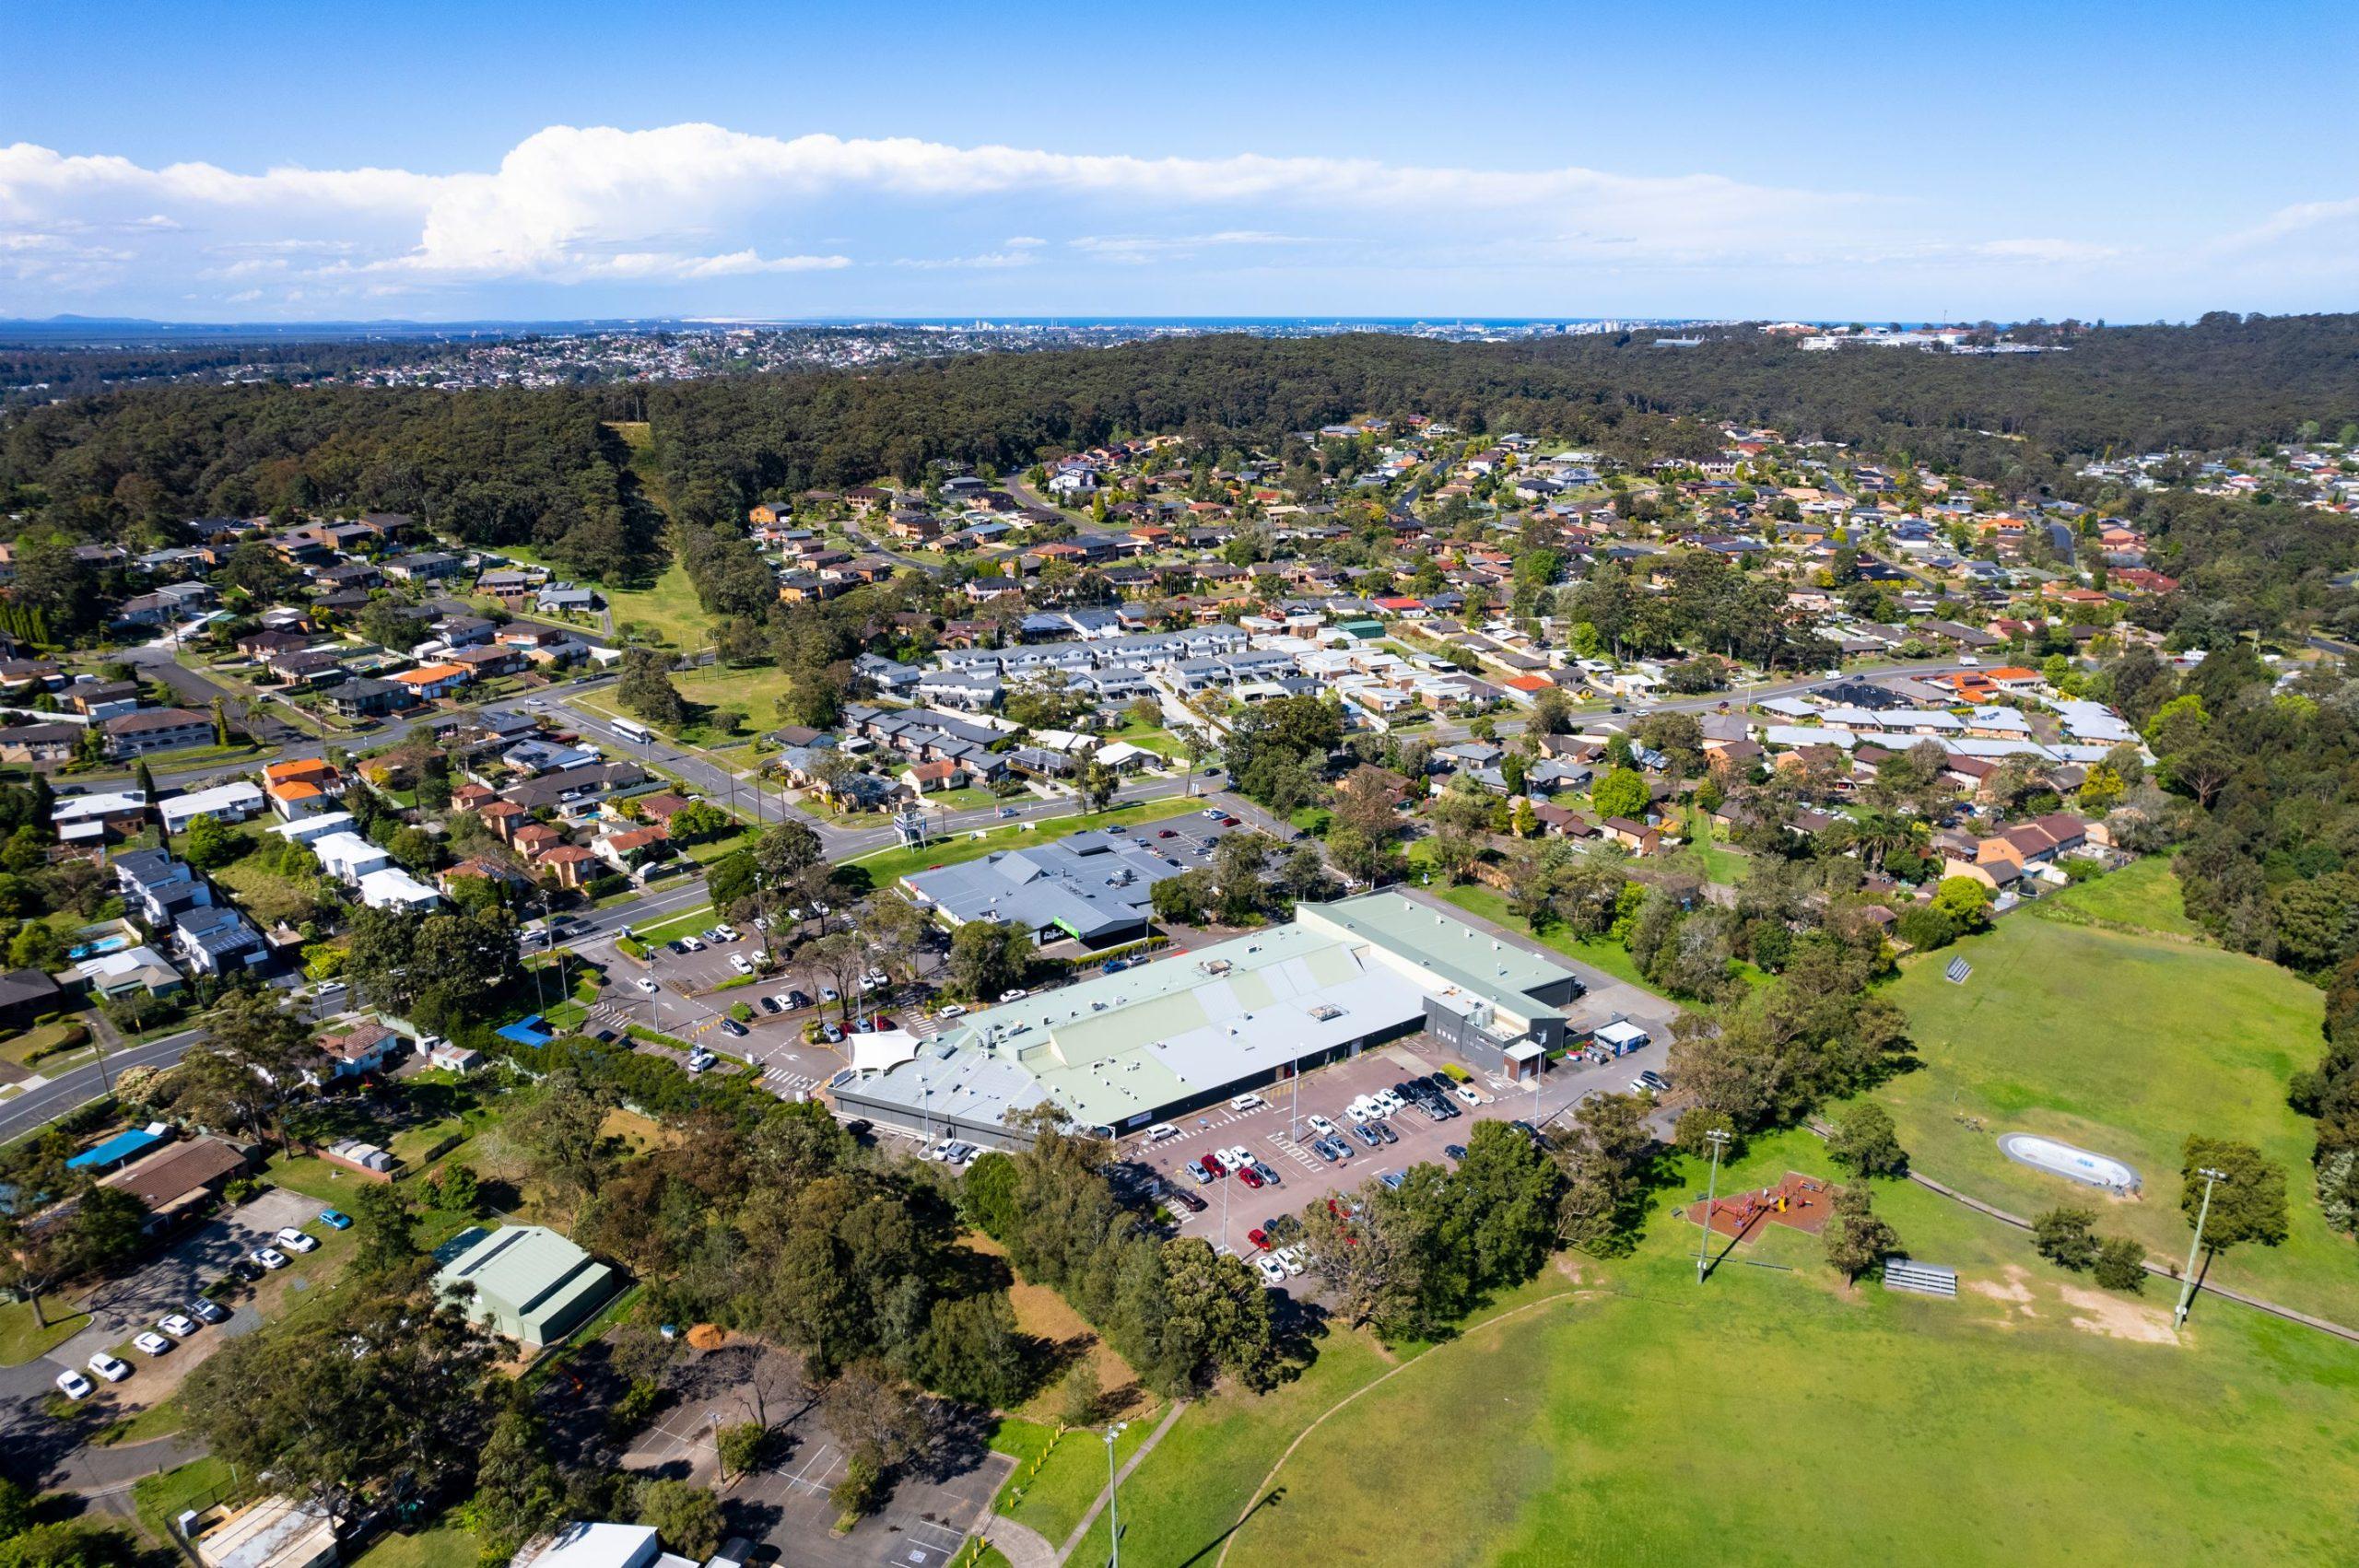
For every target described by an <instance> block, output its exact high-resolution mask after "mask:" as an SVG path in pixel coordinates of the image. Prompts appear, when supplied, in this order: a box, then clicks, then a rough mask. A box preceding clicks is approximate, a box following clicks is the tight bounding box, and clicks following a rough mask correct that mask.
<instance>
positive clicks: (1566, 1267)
mask: <svg viewBox="0 0 2359 1568" xmlns="http://www.w3.org/2000/svg"><path fill="white" fill-rule="evenodd" d="M1556 1272H1558V1273H1559V1274H1562V1275H1563V1276H1565V1278H1566V1279H1567V1280H1569V1281H1572V1282H1573V1283H1574V1284H1576V1285H1578V1284H1580V1283H1581V1282H1582V1280H1581V1263H1580V1259H1579V1258H1577V1257H1575V1256H1574V1255H1573V1254H1571V1253H1569V1252H1560V1253H1558V1254H1557V1255H1556Z"/></svg>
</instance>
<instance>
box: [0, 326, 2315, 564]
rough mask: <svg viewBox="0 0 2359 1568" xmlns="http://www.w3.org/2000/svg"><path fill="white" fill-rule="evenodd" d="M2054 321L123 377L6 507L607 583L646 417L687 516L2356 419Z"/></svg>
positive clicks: (4, 492)
mask: <svg viewBox="0 0 2359 1568" xmlns="http://www.w3.org/2000/svg"><path fill="white" fill-rule="evenodd" d="M2060 336H2062V337H2063V338H2064V340H2065V341H2068V342H2069V344H2070V349H2069V352H2065V353H2060V354H2048V355H2038V356H2030V355H2015V356H2001V357H1964V356H1950V355H1942V354H1920V353H1915V352H1910V351H1907V350H1898V349H1865V348H1858V349H1848V350H1845V351H1842V352H1839V353H1806V352H1803V351H1802V350H1801V349H1799V348H1797V347H1793V346H1791V345H1787V344H1784V343H1781V342H1778V341H1777V340H1772V339H1769V338H1766V337H1764V336H1762V335H1760V334H1759V333H1752V332H1743V333H1726V334H1722V335H1719V336H1716V337H1713V338H1710V339H1708V340H1707V341H1706V342H1704V343H1701V344H1699V345H1696V346H1694V347H1687V348H1664V347H1659V346H1656V345H1655V344H1654V341H1653V339H1652V338H1651V337H1649V336H1648V335H1645V334H1639V335H1627V334H1625V335H1602V336H1590V337H1561V338H1552V339H1541V340H1534V341H1530V342H1522V343H1515V344H1442V343H1433V342H1428V341H1425V340H1422V339H1416V338H1408V337H1401V336H1393V335H1386V334H1378V333H1367V334H1359V335H1352V336H1344V337H1332V338H1317V339H1283V340H1273V339H1264V338H1256V337H1249V336H1242V335H1239V336H1214V337H1198V338H1182V339H1174V340H1168V341H1165V342H1161V343H1155V344H1142V345H1133V346H1127V347H1121V348H1111V349H1090V350H1078V351H1073V352H1063V353H1044V354H1021V355H1019V354H991V355H975V356H968V357H961V358H949V359H941V360H927V361H921V362H916V363H910V364H905V365H899V366H895V367H892V368H889V369H881V370H876V371H873V372H866V373H859V374H853V373H847V372H840V371H824V370H814V371H808V372H799V373H792V374H780V375H773V376H747V377H732V378H723V379H718V380H701V381H684V382H669V383H663V384H659V385H655V386H652V387H646V388H638V387H613V388H604V389H597V388H585V389H580V390H565V391H547V392H523V391H505V390H503V391H484V392H467V393H459V394H451V393H440V392H422V391H362V390H349V389H334V390H318V389H312V390H297V389H292V388H287V387H272V386H250V387H194V386H180V387H160V388H143V389H134V390H130V391H126V392H115V393H111V394H106V395H101V396H93V397H86V398H71V399H67V400H65V401H63V402H59V403H55V404H48V405H46V406H43V407H40V408H35V409H29V410H25V411H21V412H19V413H17V414H15V415H10V416H9V417H8V420H7V423H6V430H5V439H0V503H4V504H5V509H6V510H7V511H10V512H24V513H28V514H30V515H32V516H34V517H36V518H38V519H39V520H40V521H43V522H47V523H52V524H54V525H56V526H57V527H58V528H59V529H60V530H61V531H62V532H65V533H67V534H68V535H69V536H72V537H132V536H135V535H139V534H141V533H142V532H143V531H145V532H147V533H149V534H160V533H162V532H165V531H168V530H169V529H170V526H171V525H172V524H173V523H175V522H177V521H181V520H184V519H186V518H189V517H194V516H203V515H218V514H225V513H251V512H254V511H276V510H279V509H307V508H321V509H356V508H363V507H365V508H370V509H379V510H390V511H407V512H412V513H415V514H417V515H419V516H421V517H423V518H425V519H426V520H427V521H429V522H432V523H435V524H437V525H438V526H443V527H447V528H449V529H451V530H452V532H456V533H458V534H459V535H460V536H461V537H463V538H464V539H467V540H469V541H471V542H475V543H481V544H525V543H529V544H535V545H538V546H539V547H541V548H543V549H546V550H548V551H549V552H550V553H551V554H552V556H555V557H556V558H557V560H558V562H559V563H560V564H561V565H563V566H565V567H566V568H568V569H571V570H577V571H580V572H581V573H584V574H586V575H593V576H606V577H613V576H617V575H621V573H622V572H623V571H624V570H625V569H626V568H627V566H628V563H630V562H632V561H633V560H634V559H635V558H636V559H642V560H643V558H644V557H645V556H646V555H647V553H648V552H649V551H650V550H651V547H652V546H653V544H654V539H653V530H652V520H651V518H650V517H649V516H647V515H646V514H645V512H644V509H642V508H641V507H640V504H639V502H638V500H637V497H636V494H635V492H634V490H633V488H632V486H631V484H630V481H629V477H628V466H627V464H626V463H625V462H623V453H622V452H621V450H620V447H619V444H618V443H617V442H616V440H615V439H613V438H612V437H611V435H609V434H607V433H606V432H604V430H603V429H602V428H601V424H600V421H601V420H602V419H619V418H623V417H640V416H642V415H643V416H644V417H646V418H647V419H649V420H650V421H651V424H652V426H653V428H654V430H655V432H656V434H657V436H658V439H659V440H660V443H661V447H660V460H661V463H662V470H663V475H664V478H665V481H666V483H667V486H668V488H669V491H670V494H671V496H672V497H673V499H674V501H675V508H676V509H679V510H681V511H683V512H685V513H687V514H688V515H689V516H690V517H691V518H692V519H693V520H694V521H711V520H715V519H718V518H722V517H730V516H741V515H742V508H743V507H744V506H745V505H746V504H748V503H749V502H751V501H753V500H755V499H758V498H761V497H765V496H771V495H776V494H779V493H781V492H783V491H788V490H792V489H795V488H799V487H802V486H813V485H820V486H841V485H847V484H853V483H858V482H861V481H863V480H866V479H869V478H873V477H874V476H875V475H876V474H896V475H898V476H900V477H903V478H911V479H914V478H916V477H918V476H919V475H921V474H922V473H924V472H925V470H926V467H927V465H928V464H929V463H931V462H934V461H936V460H943V459H948V460H953V461H957V462H969V463H974V462H988V463H991V464H993V465H995V466H997V467H999V468H1001V469H1003V470H1004V469H1012V468H1017V467H1022V466H1025V465H1027V464H1029V463H1031V462H1034V461H1036V460H1037V459H1038V458H1039V457H1040V456H1041V455H1042V454H1044V453H1050V452H1058V451H1069V450H1072V449H1074V448H1077V447H1085V446H1088V445H1091V444H1093V443H1096V442H1097V441H1101V440H1104V439H1109V438H1110V437H1114V436H1117V435H1122V434H1130V433H1139V432H1166V431H1169V432H1180V433H1185V434H1191V435H1194V436H1197V437H1201V438H1203V439H1206V440H1207V441H1211V442H1214V443H1215V444H1219V445H1232V444H1234V445H1249V446H1250V445H1257V444H1258V445H1262V446H1264V447H1266V446H1268V445H1270V444H1271V443H1273V442H1274V441H1276V440H1277V439H1279V438H1281V437H1283V436H1284V435H1285V433H1286V432H1288V431H1290V430H1298V429H1304V428H1308V427H1316V426H1319V425H1321V424H1326V423H1332V422H1333V421H1335V420H1338V419H1343V418H1345V417H1348V416H1351V415H1358V414H1378V415H1390V416H1392V417H1395V418H1401V417H1405V416H1406V415H1411V414H1426V415H1433V416H1436V417H1438V418H1441V419H1445V420H1447V421H1449V422H1450V423H1451V424H1453V425H1455V426H1457V427H1459V428H1461V429H1462V430H1465V431H1468V432H1470V433H1475V434H1480V433H1483V432H1486V431H1491V432H1496V431H1506V430H1510V429H1522V430H1527V431H1532V432H1545V433H1547V434H1548V435H1549V436H1551V437H1552V438H1553V439H1562V440H1565V441H1568V442H1579V443H1582V444H1586V445H1590V446H1594V447H1597V448H1598V449H1600V450H1602V451H1605V452H1606V453H1607V454H1609V455H1611V456H1613V457H1615V458H1618V459H1621V460H1623V461H1626V462H1644V461H1647V460H1649V459H1650V458H1653V457H1658V456H1696V455H1700V454H1701V453H1702V452H1703V451H1708V450H1710V449H1711V448H1713V447H1715V446H1717V445H1718V440H1717V437H1716V436H1715V435H1714V434H1713V432H1712V431H1711V430H1710V429H1709V427H1708V425H1707V424H1706V423H1705V421H1707V420H1709V419H1713V418H1719V417H1728V418H1735V419H1741V420H1746V421H1755V422H1760V423H1765V424H1769V425H1773V426H1775V427H1778V428H1779V429H1780V430H1782V431H1783V432H1784V433H1785V434H1786V435H1787V436H1789V437H1792V438H1797V439H1801V438H1812V437H1823V438H1825V439H1834V440H1840V441H1845V442H1848V443H1851V444H1853V445H1855V446H1859V447H1861V448H1864V449H1867V450H1870V451H1877V452H1891V453H1907V454H1908V455H1911V456H1914V457H1916V458H1917V459H1919V460H1920V461H1925V462H1933V463H1935V464H1937V465H1939V464H1951V465H1955V466H1957V467H1959V468H1961V469H1963V470H1965V471H1966V472H1968V473H1972V474H1978V475H1981V476H1983V477H1987V478H1990V479H1994V480H1998V481H2000V482H2001V483H2006V484H2010V485H2013V486H2018V487H2020V488H2025V489H2035V488H2037V487H2039V486H2045V485H2053V484H2056V483H2058V482H2059V481H2060V480H2061V479H2062V478H2063V477H2064V475H2065V474H2066V472H2067V461H2066V460H2068V459H2074V458H2077V457H2079V456H2080V455H2082V454H2086V453H2095V452H2101V451H2107V450H2108V449H2110V450H2132V449H2146V448H2151V447H2154V446H2155V445H2159V444H2165V443H2176V444H2179V445H2185V446H2192V447H2196V448H2203V449H2211V448H2228V447H2233V446H2236V445H2239V444H2242V443H2246V442H2249V441H2257V440H2283V439H2292V438H2293V437H2294V433H2295V432H2296V430H2297V429H2298V428H2299V427H2301V426H2302V425H2303V424H2304V423H2305V422H2312V421H2314V422H2316V423H2318V424H2319V425H2321V426H2323V427H2326V428H2327V429H2330V430H2334V429H2339V428H2340V427H2341V425H2342V424H2343V423H2345V422H2347V421H2351V420H2353V419H2359V316H2319V317H2276V318H2259V317H2254V318H2241V317H2236V316H2231V315H2219V316H2212V317H2206V318H2205V319H2204V320H2203V321H2202V322H2200V323H2198V324H2196V325H2194V326H2191V327H2126V328H2102V329H2088V330H2082V331H2077V332H2073V333H2065V334H2060Z"/></svg>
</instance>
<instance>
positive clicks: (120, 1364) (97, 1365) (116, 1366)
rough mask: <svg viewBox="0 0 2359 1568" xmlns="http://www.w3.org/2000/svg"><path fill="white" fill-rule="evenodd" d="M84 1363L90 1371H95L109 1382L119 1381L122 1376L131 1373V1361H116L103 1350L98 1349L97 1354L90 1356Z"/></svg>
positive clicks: (124, 1376) (121, 1379)
mask: <svg viewBox="0 0 2359 1568" xmlns="http://www.w3.org/2000/svg"><path fill="white" fill-rule="evenodd" d="M85 1364H86V1365H88V1367H89V1369H90V1370H91V1371H92V1372H95V1373H97V1374H98V1375H100V1377H103V1378H105V1379H106V1380H107V1381H108V1382H110V1383H120V1382H122V1381H123V1379H124V1378H126V1377H128V1376H130V1375H131V1363H129V1362H127V1361H117V1360H116V1359H115V1358H114V1357H112V1356H111V1355H109V1354H107V1352H104V1351H100V1352H99V1353H98V1354H97V1355H94V1356H92V1357H91V1358H90V1359H89V1361H88V1363H85Z"/></svg>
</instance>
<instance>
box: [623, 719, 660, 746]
mask: <svg viewBox="0 0 2359 1568" xmlns="http://www.w3.org/2000/svg"><path fill="white" fill-rule="evenodd" d="M615 733H616V734H617V735H620V736H621V737H622V738H623V739H624V740H626V741H635V742H637V743H639V744H640V745H642V746H643V745H646V744H647V743H649V742H651V741H652V740H654V739H655V731H652V730H651V729H649V728H648V727H647V726H646V725H644V724H641V723H640V721H639V720H636V719H617V720H615Z"/></svg>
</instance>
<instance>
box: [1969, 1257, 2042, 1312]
mask: <svg viewBox="0 0 2359 1568" xmlns="http://www.w3.org/2000/svg"><path fill="white" fill-rule="evenodd" d="M2030 1281H2031V1275H2030V1273H2029V1272H2028V1271H2026V1270H2025V1269H2024V1267H2023V1266H2022V1265H2021V1264H2018V1263H2010V1264H2008V1265H2007V1274H2006V1278H2005V1280H2003V1281H2000V1280H1968V1281H1966V1289H1967V1290H1969V1291H1972V1292H1973V1293H1975V1294H1977V1295H1980V1296H1988V1297H1989V1298H1990V1299H1991V1300H1992V1301H1995V1302H2001V1303H2003V1304H2005V1305H2009V1306H2012V1307H2013V1308H2014V1309H2015V1311H2016V1312H2019V1313H2021V1314H2023V1316H2025V1317H2036V1316H2039V1313H2038V1311H2037V1309H2036V1308H2035V1307H2034V1306H2033V1305H2032V1299H2033V1298H2032V1289H2031V1283H2030ZM2006 1321H2013V1314H2010V1315H2009V1316H2008V1318H2007V1319H2006Z"/></svg>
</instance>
